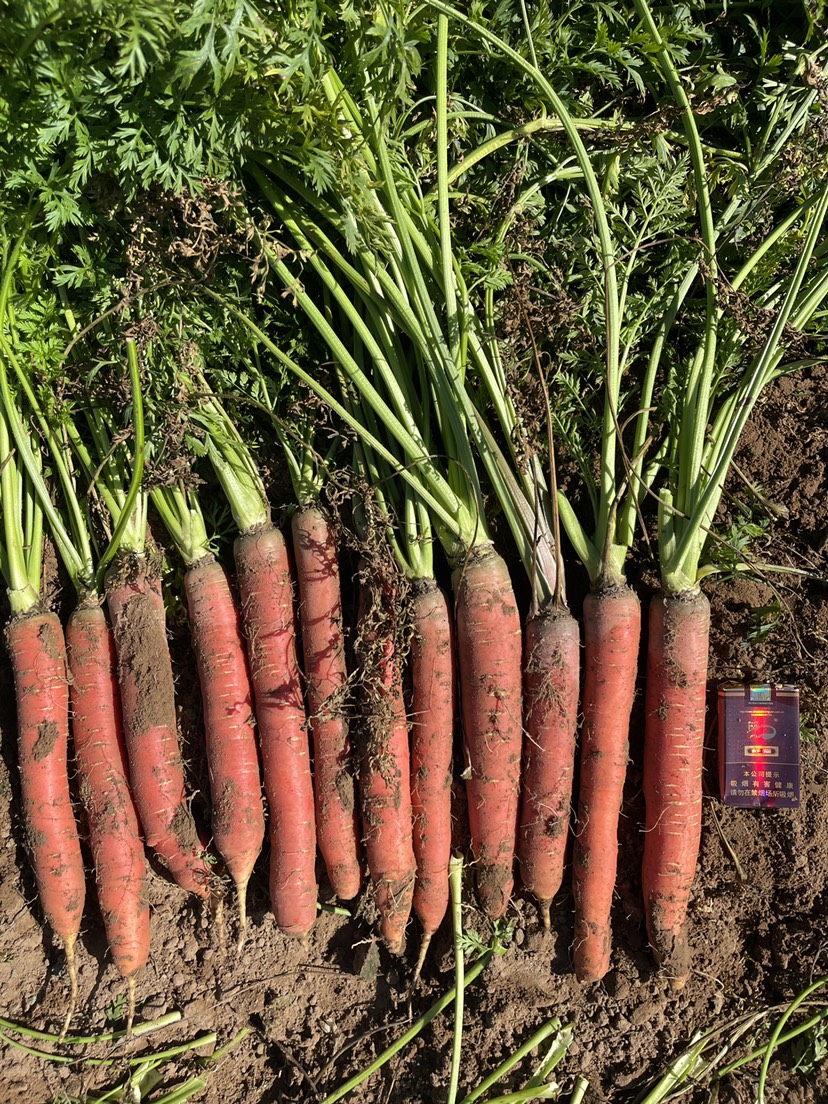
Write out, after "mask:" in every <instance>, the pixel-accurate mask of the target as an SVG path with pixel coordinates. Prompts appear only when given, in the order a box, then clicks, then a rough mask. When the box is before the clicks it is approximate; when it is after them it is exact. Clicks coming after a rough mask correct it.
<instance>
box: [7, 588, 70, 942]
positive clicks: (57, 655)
mask: <svg viewBox="0 0 828 1104" xmlns="http://www.w3.org/2000/svg"><path fill="white" fill-rule="evenodd" d="M6 640H7V643H8V649H9V656H10V658H11V663H12V669H13V672H14V688H15V698H16V702H17V739H18V759H19V767H20V786H21V790H22V794H23V818H24V824H25V830H26V843H27V846H28V849H29V852H30V854H31V859H32V866H33V868H34V875H35V881H36V882H37V892H38V896H39V898H40V903H41V905H42V907H43V912H44V913H45V916H46V921H47V923H48V924H49V927H50V928H51V929H52V931H53V932H55V934H56V935H58V936H59V937H60V938H61V939H62V940H63V942H64V944H66V945H67V947H68V948H71V946H72V945H73V944H74V942H75V940H76V938H77V936H78V932H79V931H80V925H81V917H82V914H83V904H84V898H85V895H86V882H85V879H84V873H83V860H82V858H81V851H80V841H79V839H78V826H77V824H76V823H75V817H74V814H73V812H72V802H71V799H70V796H69V774H68V768H67V762H66V756H67V744H68V739H69V685H68V679H67V677H66V646H65V642H64V637H63V629H62V627H61V624H60V621H59V620H58V618H57V617H56V616H55V615H54V614H53V613H47V612H44V611H43V610H34V611H32V612H30V613H25V614H20V615H19V616H17V617H14V618H13V619H12V620H11V621H10V622H9V624H8V627H7V629H6Z"/></svg>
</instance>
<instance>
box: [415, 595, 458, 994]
mask: <svg viewBox="0 0 828 1104" xmlns="http://www.w3.org/2000/svg"><path fill="white" fill-rule="evenodd" d="M413 620H414V640H413V642H412V645H411V654H410V656H409V670H410V673H411V811H412V816H413V831H414V836H413V842H414V855H415V858H416V861H417V880H416V882H415V885H414V901H413V908H414V912H415V913H416V915H417V917H418V919H419V921H420V924H421V925H422V929H423V941H422V944H421V946H420V956H419V961H418V968H417V970H416V971H415V976H417V975H418V974H419V971H420V969H421V968H422V962H423V961H424V960H425V954H426V951H427V950H428V945H429V943H430V942H431V937H432V936H433V935H434V933H435V932H436V931H437V929H438V928H439V927H440V924H441V923H442V921H443V917H444V916H445V914H446V908H447V907H448V899H449V880H448V867H449V860H450V858H451V774H452V771H451V760H452V743H453V735H454V705H455V702H454V699H455V673H454V640H453V632H452V623H451V617H450V615H449V609H448V603H447V602H446V596H445V595H444V594H443V592H442V591H441V590H440V589H439V587H438V586H437V585H436V584H435V582H434V580H433V579H422V580H418V581H417V582H416V583H415V594H414V611H413Z"/></svg>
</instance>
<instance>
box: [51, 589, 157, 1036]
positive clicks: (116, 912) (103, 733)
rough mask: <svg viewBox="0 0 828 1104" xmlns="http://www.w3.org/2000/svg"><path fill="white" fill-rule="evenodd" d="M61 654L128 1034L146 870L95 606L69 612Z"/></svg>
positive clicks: (144, 936)
mask: <svg viewBox="0 0 828 1104" xmlns="http://www.w3.org/2000/svg"><path fill="white" fill-rule="evenodd" d="M66 646H67V653H68V663H69V672H70V675H71V687H70V698H71V703H72V734H73V736H74V746H75V757H76V759H77V764H78V775H79V778H80V792H81V799H82V801H83V806H84V809H85V811H86V817H87V822H88V826H89V844H90V846H91V848H92V857H93V859H94V862H95V880H96V885H97V889H98V902H99V904H100V907H101V914H102V916H103V921H104V928H105V930H106V938H107V942H108V944H109V950H110V953H111V954H112V959H113V961H114V963H115V965H116V966H117V968H118V971H119V973H120V974H121V977H123V978H125V979H126V981H127V984H128V987H129V1009H128V1013H127V1032H129V1031H130V1029H131V1027H132V1019H133V1016H134V1012H135V974H136V973H137V971H138V970H140V969H142V967H143V966H145V965H146V962H147V958H148V956H149V943H150V914H149V906H148V904H147V901H146V898H145V897H144V879H145V878H146V873H147V864H146V859H145V857H144V844H143V840H142V839H141V831H140V828H139V826H138V814H137V812H136V810H135V804H134V802H133V799H132V793H131V791H130V788H129V782H128V780H127V762H126V750H125V748H124V739H123V729H122V722H121V708H120V703H119V701H118V684H117V681H116V678H115V664H116V658H115V645H114V644H113V642H112V635H111V633H110V631H109V626H108V625H107V622H106V617H105V616H104V612H103V610H102V609H101V608H100V606H98V605H97V604H95V605H82V606H80V607H79V608H78V609H76V610H75V612H74V613H73V614H72V616H71V617H70V618H69V623H68V625H67V627H66Z"/></svg>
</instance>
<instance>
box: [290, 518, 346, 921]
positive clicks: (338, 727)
mask: <svg viewBox="0 0 828 1104" xmlns="http://www.w3.org/2000/svg"><path fill="white" fill-rule="evenodd" d="M292 528H293V551H294V556H295V558H296V578H297V582H298V584H299V622H300V625H301V628H302V650H303V655H304V661H305V663H304V670H305V682H306V687H307V699H308V708H309V720H310V726H311V732H312V734H313V748H314V755H313V770H314V796H315V804H316V832H317V837H318V840H319V850H320V851H321V852H322V858H323V859H324V860H325V867H326V869H327V871H328V878H329V879H330V882H331V885H332V886H333V889H334V892H335V893H336V895H337V897H341V898H342V899H343V900H346V901H348V900H350V899H351V898H352V897H356V895H357V894H358V893H359V890H360V887H361V885H362V873H361V870H360V864H359V820H358V816H357V800H356V786H355V780H354V774H353V770H352V766H351V755H352V749H351V741H350V737H349V734H348V721H347V719H346V717H345V712H344V703H343V696H344V694H345V688H346V685H347V678H348V676H347V671H346V668H345V647H344V640H343V635H342V601H341V589H340V580H339V560H338V549H337V542H336V538H335V536H334V534H333V531H332V529H331V525H330V522H329V521H328V519H327V517H326V516H325V513H324V511H323V510H322V509H320V508H319V507H304V508H303V509H301V510H298V511H297V512H296V513H295V514H294V515H293V524H292Z"/></svg>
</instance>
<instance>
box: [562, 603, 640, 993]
mask: <svg viewBox="0 0 828 1104" xmlns="http://www.w3.org/2000/svg"><path fill="white" fill-rule="evenodd" d="M640 631H641V609H640V606H639V602H638V598H637V597H636V595H635V594H634V593H633V591H631V590H630V589H629V588H628V587H626V586H623V585H622V586H616V587H613V588H611V589H608V590H603V591H599V592H593V593H592V594H588V595H587V597H586V599H585V601H584V643H585V668H584V695H583V712H584V721H583V728H582V736H581V779H580V789H579V793H578V813H577V822H576V823H577V827H576V832H575V850H574V855H573V892H574V896H575V940H574V944H573V959H574V963H575V973H576V975H577V977H578V980H579V981H585V982H590V981H597V980H598V979H600V978H602V977H603V976H604V974H605V973H606V972H607V970H608V969H609V960H610V943H611V936H610V909H611V907H612V895H613V890H614V887H615V873H616V867H617V862H618V817H619V814H620V811H621V800H622V797H623V790H624V778H625V776H626V773H627V757H628V752H629V724H630V711H631V710H632V703H633V697H634V695H635V676H636V669H637V665H638V641H639V635H640Z"/></svg>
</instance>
